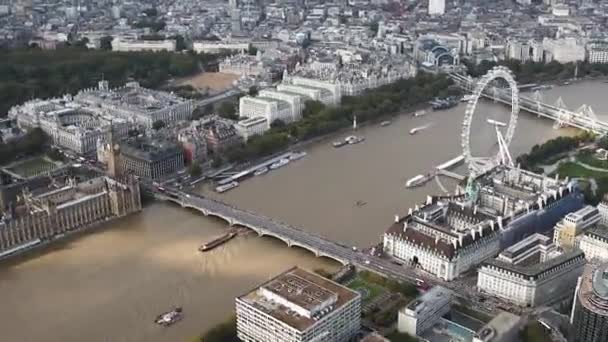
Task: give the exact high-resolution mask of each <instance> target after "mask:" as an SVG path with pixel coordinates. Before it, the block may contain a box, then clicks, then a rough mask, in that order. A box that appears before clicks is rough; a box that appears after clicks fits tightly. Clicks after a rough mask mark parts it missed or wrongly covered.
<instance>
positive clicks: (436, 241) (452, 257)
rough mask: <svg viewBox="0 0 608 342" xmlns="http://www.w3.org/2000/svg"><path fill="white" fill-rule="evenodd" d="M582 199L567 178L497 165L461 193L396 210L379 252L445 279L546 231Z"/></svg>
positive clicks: (579, 204)
mask: <svg viewBox="0 0 608 342" xmlns="http://www.w3.org/2000/svg"><path fill="white" fill-rule="evenodd" d="M478 184H481V186H480V185H478ZM581 203H582V196H581V195H580V193H578V192H577V191H575V188H573V185H572V183H566V182H565V181H557V180H555V179H552V178H548V177H545V176H542V175H537V174H534V173H531V172H528V171H525V170H521V169H518V168H514V167H507V166H501V167H498V168H495V169H494V170H492V171H491V172H488V173H486V174H485V175H483V177H480V178H479V179H477V180H476V181H474V182H473V181H471V183H470V184H469V185H468V186H467V191H466V194H462V195H460V194H459V195H455V196H446V197H428V198H427V201H426V202H425V203H424V204H422V205H417V206H416V207H415V208H414V210H412V209H410V210H409V212H408V214H407V215H406V216H405V217H399V216H396V217H395V222H394V223H393V225H392V226H391V227H389V229H388V230H387V231H386V233H385V234H384V244H383V246H384V252H385V253H386V254H388V255H391V256H393V257H396V258H398V259H401V260H403V261H405V262H407V263H410V264H412V265H414V266H417V267H420V268H422V269H424V270H425V271H427V272H429V273H431V274H433V275H435V276H436V277H438V278H441V279H443V280H447V281H450V280H453V279H455V278H457V277H458V276H459V275H460V274H462V273H463V272H465V271H467V270H468V269H470V268H471V267H474V266H475V265H477V264H479V263H481V262H482V261H484V260H486V259H488V258H491V257H494V256H496V255H497V254H498V253H499V251H500V250H501V249H504V248H507V247H509V246H511V245H514V244H515V243H517V242H519V241H521V240H522V239H523V238H525V237H527V236H529V235H531V234H533V233H547V232H548V231H549V230H551V229H552V228H553V227H554V225H555V223H556V221H557V220H558V219H559V217H563V215H565V214H566V213H568V212H570V211H572V210H575V209H578V208H580V206H581Z"/></svg>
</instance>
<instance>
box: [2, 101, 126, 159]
mask: <svg viewBox="0 0 608 342" xmlns="http://www.w3.org/2000/svg"><path fill="white" fill-rule="evenodd" d="M8 115H9V117H11V118H14V119H15V120H16V121H17V125H18V126H19V127H21V128H22V129H30V128H34V127H39V128H41V129H42V131H44V132H45V133H46V134H47V135H48V136H49V137H50V138H51V141H52V143H53V144H54V145H56V146H59V147H61V148H65V149H68V150H71V151H73V152H75V153H77V154H93V155H94V154H95V151H96V150H97V141H98V140H100V139H102V140H103V139H105V138H106V136H107V134H108V132H109V130H110V122H112V126H113V127H114V134H115V136H116V137H117V138H119V139H120V138H122V137H125V136H126V135H127V132H128V130H129V125H128V124H127V122H126V120H124V119H116V120H112V118H111V116H110V115H108V113H105V112H103V111H102V110H100V109H99V108H96V107H93V106H88V105H86V104H81V103H78V102H75V101H73V100H72V98H71V96H69V95H66V96H65V97H63V98H61V99H50V100H39V99H37V100H31V101H28V102H26V103H24V104H23V105H20V106H15V107H13V108H11V110H10V111H9V114H8Z"/></svg>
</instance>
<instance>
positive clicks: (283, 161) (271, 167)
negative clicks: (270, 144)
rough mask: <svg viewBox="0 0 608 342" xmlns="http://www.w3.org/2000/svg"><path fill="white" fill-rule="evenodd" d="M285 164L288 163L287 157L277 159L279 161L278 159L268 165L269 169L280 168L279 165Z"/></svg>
mask: <svg viewBox="0 0 608 342" xmlns="http://www.w3.org/2000/svg"><path fill="white" fill-rule="evenodd" d="M287 164H289V159H288V158H283V159H281V160H279V161H278V162H276V163H272V164H271V165H270V169H271V170H276V169H278V168H280V167H283V166H285V165H287Z"/></svg>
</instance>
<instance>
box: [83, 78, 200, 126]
mask: <svg viewBox="0 0 608 342" xmlns="http://www.w3.org/2000/svg"><path fill="white" fill-rule="evenodd" d="M74 99H75V100H76V101H77V102H78V103H82V104H86V105H88V106H91V107H96V108H99V110H102V111H104V112H107V113H110V114H111V115H112V116H113V117H115V118H122V119H124V120H127V121H128V122H130V123H134V124H138V125H142V126H144V127H146V128H152V125H153V124H154V123H155V122H157V121H162V122H164V123H165V124H166V125H171V124H173V123H175V122H178V121H182V120H189V119H190V118H191V117H192V112H193V111H194V106H193V103H192V101H191V100H186V99H183V98H181V97H179V96H177V95H175V94H173V93H167V92H163V91H157V90H151V89H146V88H143V87H140V85H139V83H137V82H129V83H127V84H125V85H124V86H123V87H119V88H115V89H110V88H109V85H108V82H107V81H100V82H99V86H98V88H94V89H84V90H81V91H80V92H78V94H77V95H76V96H75V97H74Z"/></svg>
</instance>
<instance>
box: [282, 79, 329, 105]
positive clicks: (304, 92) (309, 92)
mask: <svg viewBox="0 0 608 342" xmlns="http://www.w3.org/2000/svg"><path fill="white" fill-rule="evenodd" d="M277 90H279V91H282V92H284V93H292V94H296V95H301V96H302V97H304V98H305V100H304V102H306V100H315V101H319V102H322V103H324V104H326V105H331V104H333V103H334V101H335V99H334V96H333V94H332V93H331V92H330V91H328V90H326V89H321V88H315V87H308V86H303V85H293V84H285V83H281V84H279V85H277Z"/></svg>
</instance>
